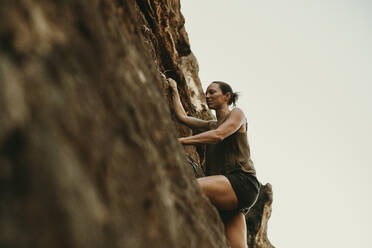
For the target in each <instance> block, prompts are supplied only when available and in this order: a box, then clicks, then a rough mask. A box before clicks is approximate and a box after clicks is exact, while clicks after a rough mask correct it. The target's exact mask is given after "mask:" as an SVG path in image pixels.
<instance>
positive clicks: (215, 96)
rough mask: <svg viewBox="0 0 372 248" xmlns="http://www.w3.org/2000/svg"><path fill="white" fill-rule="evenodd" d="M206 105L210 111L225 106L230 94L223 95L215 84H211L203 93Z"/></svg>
mask: <svg viewBox="0 0 372 248" xmlns="http://www.w3.org/2000/svg"><path fill="white" fill-rule="evenodd" d="M205 96H206V100H207V105H208V107H209V108H210V109H218V108H221V107H222V106H223V105H224V104H227V103H228V101H229V99H230V93H227V94H225V95H224V94H223V93H222V90H221V88H220V86H219V85H218V84H216V83H211V84H210V85H209V86H208V88H207V91H206V92H205Z"/></svg>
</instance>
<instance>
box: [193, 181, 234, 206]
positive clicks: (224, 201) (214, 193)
mask: <svg viewBox="0 0 372 248" xmlns="http://www.w3.org/2000/svg"><path fill="white" fill-rule="evenodd" d="M197 180H198V183H199V185H200V188H201V189H202V191H203V193H204V194H205V195H206V196H207V197H208V198H209V200H210V201H211V202H212V203H213V205H214V206H216V207H217V208H218V209H220V210H233V209H236V208H237V206H238V198H237V197H236V194H235V192H234V190H233V188H232V186H231V183H230V181H229V180H228V179H227V177H225V176H222V175H216V176H208V177H201V178H198V179H197Z"/></svg>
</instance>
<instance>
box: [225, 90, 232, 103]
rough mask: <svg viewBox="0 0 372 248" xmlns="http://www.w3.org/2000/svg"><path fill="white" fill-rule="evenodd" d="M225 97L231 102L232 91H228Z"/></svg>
mask: <svg viewBox="0 0 372 248" xmlns="http://www.w3.org/2000/svg"><path fill="white" fill-rule="evenodd" d="M225 99H226V101H227V103H229V102H230V99H231V92H227V93H226V94H225Z"/></svg>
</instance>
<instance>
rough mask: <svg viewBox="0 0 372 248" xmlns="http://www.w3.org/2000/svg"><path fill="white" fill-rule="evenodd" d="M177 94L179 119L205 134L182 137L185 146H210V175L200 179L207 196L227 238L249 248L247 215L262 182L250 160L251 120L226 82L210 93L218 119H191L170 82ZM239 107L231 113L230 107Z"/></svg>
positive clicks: (238, 246) (174, 85) (211, 88)
mask: <svg viewBox="0 0 372 248" xmlns="http://www.w3.org/2000/svg"><path fill="white" fill-rule="evenodd" d="M168 82H169V86H170V87H171V89H172V92H173V105H174V109H175V112H176V115H177V118H178V119H179V120H180V121H181V122H182V123H184V124H185V125H187V126H189V127H190V128H192V129H197V130H200V131H203V132H201V133H199V134H197V135H193V136H189V137H183V138H179V139H178V140H179V141H180V142H181V144H183V145H196V144H206V145H207V147H206V176H205V177H202V178H198V179H197V180H198V183H199V185H200V187H201V189H202V191H203V193H204V194H205V195H206V196H207V197H208V198H209V199H210V201H211V202H212V204H213V205H214V206H215V207H216V208H217V209H218V210H219V212H220V215H221V218H222V220H223V222H224V225H225V231H226V237H227V239H228V241H229V242H230V245H231V247H232V248H241V247H242V248H243V247H244V248H246V247H247V229H246V223H245V217H244V214H246V213H247V211H248V210H249V208H250V207H251V206H252V205H253V204H254V203H255V202H256V200H257V197H258V193H259V190H260V183H259V181H258V180H257V178H256V171H255V169H254V166H253V162H252V160H251V158H250V151H249V145H248V140H247V119H246V117H245V115H244V113H243V111H242V110H241V109H239V108H236V107H235V101H236V100H237V98H238V95H237V93H234V92H233V91H232V89H231V87H230V86H229V85H228V84H227V83H224V82H220V81H216V82H212V83H211V84H210V85H209V86H208V88H207V91H206V100H207V105H208V107H209V108H210V109H214V110H215V111H216V118H217V120H210V121H206V120H201V119H198V118H194V117H191V116H187V114H186V112H185V110H184V108H183V106H182V103H181V100H180V97H179V94H178V90H177V83H176V81H174V80H173V79H171V78H169V79H168ZM231 104H233V105H234V107H235V108H233V109H232V110H230V108H229V105H231Z"/></svg>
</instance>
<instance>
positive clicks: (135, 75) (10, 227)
mask: <svg viewBox="0 0 372 248" xmlns="http://www.w3.org/2000/svg"><path fill="white" fill-rule="evenodd" d="M164 75H165V76H166V77H173V78H174V79H176V80H177V81H178V82H179V90H180V94H181V96H182V101H183V104H184V106H185V108H186V110H187V112H188V114H190V115H193V116H197V117H200V118H204V119H210V118H212V116H211V114H210V112H209V110H208V109H207V107H206V104H205V102H204V100H203V92H202V89H201V85H200V81H199V78H198V65H197V61H196V59H195V57H194V55H193V54H192V52H191V50H190V45H189V41H188V38H187V34H186V31H185V29H184V18H183V16H182V14H181V13H180V3H179V1H178V0H151V1H145V0H137V1H135V0H117V1H114V0H90V1H74V0H65V1H56V0H52V1H50V0H49V1H46V0H38V1H36V0H28V1H13V0H3V1H1V2H0V192H1V198H0V246H1V247H227V246H228V243H227V241H226V239H225V236H224V230H223V224H222V223H221V220H220V218H219V215H218V212H217V211H216V209H215V208H214V207H213V206H212V205H211V204H210V202H209V200H208V199H207V198H206V197H204V196H203V194H202V192H201V190H200V188H199V187H198V185H197V182H196V180H195V176H202V175H203V170H202V168H203V165H204V163H203V161H204V155H203V154H204V150H203V147H189V148H187V150H186V152H187V153H188V154H190V156H191V157H192V158H193V159H194V160H195V161H197V162H198V163H199V166H198V168H197V170H196V172H195V171H194V170H193V168H192V167H191V166H190V165H189V163H188V162H187V160H186V158H185V154H186V153H185V151H184V148H183V147H182V146H181V145H180V144H179V143H178V142H177V140H176V137H177V136H186V135H190V134H191V133H192V131H191V130H190V129H188V128H186V127H185V126H183V125H181V124H179V123H178V122H177V121H176V120H175V118H174V115H173V112H172V109H170V108H169V106H170V104H169V101H170V97H171V96H170V95H169V90H168V85H167V82H166V80H165V79H164ZM271 202H272V191H271V186H270V185H269V184H267V185H266V186H264V190H262V192H261V194H260V198H259V201H258V203H257V204H256V206H255V207H254V209H253V210H252V212H251V213H250V214H249V216H247V223H248V231H249V232H248V237H249V245H250V246H249V247H272V246H271V245H270V243H269V241H268V240H267V237H266V227H267V220H268V218H269V216H270V213H271Z"/></svg>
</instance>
